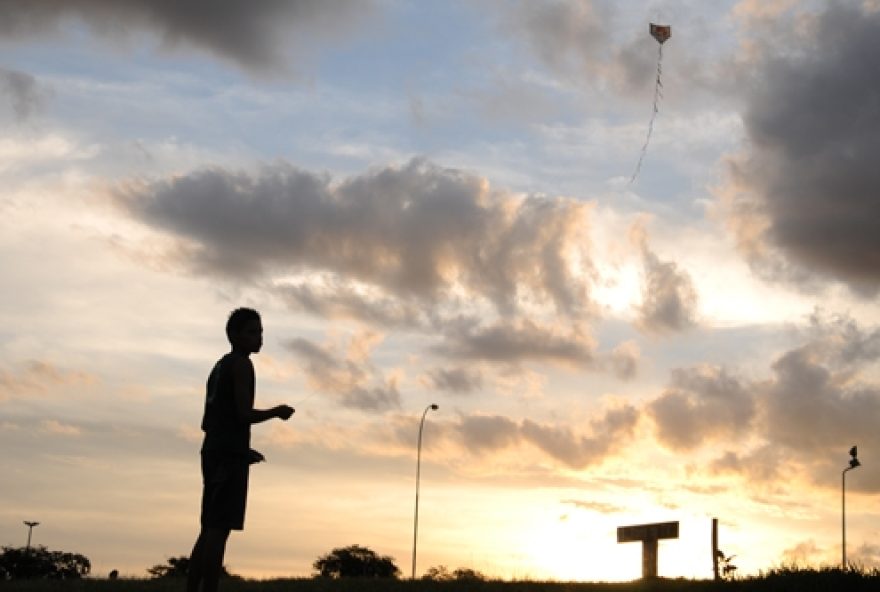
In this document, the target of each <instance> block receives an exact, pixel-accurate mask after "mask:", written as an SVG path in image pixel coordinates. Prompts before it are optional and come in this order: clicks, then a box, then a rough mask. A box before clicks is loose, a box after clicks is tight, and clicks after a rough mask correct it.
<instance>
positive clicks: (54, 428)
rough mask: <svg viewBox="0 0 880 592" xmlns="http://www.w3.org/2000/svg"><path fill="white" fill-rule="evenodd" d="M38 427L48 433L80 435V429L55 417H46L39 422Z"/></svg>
mask: <svg viewBox="0 0 880 592" xmlns="http://www.w3.org/2000/svg"><path fill="white" fill-rule="evenodd" d="M40 428H41V429H42V430H43V431H44V432H47V433H49V434H56V435H60V436H80V435H82V430H81V429H80V428H78V427H77V426H75V425H70V424H65V423H61V422H60V421H58V420H57V419H47V420H45V421H43V422H42V423H41V424H40Z"/></svg>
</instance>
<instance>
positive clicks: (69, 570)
mask: <svg viewBox="0 0 880 592" xmlns="http://www.w3.org/2000/svg"><path fill="white" fill-rule="evenodd" d="M91 570H92V563H91V562H90V561H89V559H88V557H86V556H85V555H80V554H79V553H65V552H64V551H50V550H49V549H47V548H46V547H44V546H42V545H39V546H36V547H30V548H27V547H3V552H2V553H0V577H2V579H22V578H50V579H53V580H77V579H80V578H82V577H83V576H85V575H88V574H89V572H90V571H91Z"/></svg>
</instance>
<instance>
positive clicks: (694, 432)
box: [647, 366, 756, 450]
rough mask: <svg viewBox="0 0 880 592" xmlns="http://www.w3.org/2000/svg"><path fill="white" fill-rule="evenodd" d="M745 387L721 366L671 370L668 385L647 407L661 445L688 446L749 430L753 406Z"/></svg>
mask: <svg viewBox="0 0 880 592" xmlns="http://www.w3.org/2000/svg"><path fill="white" fill-rule="evenodd" d="M748 388H749V385H747V384H743V383H742V381H740V380H739V379H737V378H736V377H734V376H731V375H730V374H729V373H728V372H727V371H726V370H724V369H722V368H717V367H712V366H702V367H697V368H679V369H675V370H673V372H672V379H671V384H670V387H669V388H668V389H667V390H666V391H664V392H663V394H662V395H660V397H658V398H657V399H655V400H654V401H652V402H651V403H650V404H649V405H648V408H647V411H648V414H649V415H650V416H651V418H652V419H653V420H654V423H655V425H656V427H657V437H658V438H659V439H660V441H661V442H662V443H663V444H664V445H666V446H669V447H670V448H673V449H678V450H689V449H693V448H696V447H698V446H700V445H702V444H704V443H705V442H706V441H709V440H713V439H718V438H723V437H736V436H740V435H743V434H745V433H746V432H747V431H748V430H749V428H750V426H751V423H752V420H753V419H754V416H755V411H756V406H755V400H754V396H753V395H752V393H751V392H750V391H749V390H748Z"/></svg>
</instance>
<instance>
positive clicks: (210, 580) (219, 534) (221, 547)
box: [190, 528, 229, 592]
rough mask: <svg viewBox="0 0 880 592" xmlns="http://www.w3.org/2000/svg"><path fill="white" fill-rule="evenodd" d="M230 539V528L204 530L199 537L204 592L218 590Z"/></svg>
mask: <svg viewBox="0 0 880 592" xmlns="http://www.w3.org/2000/svg"><path fill="white" fill-rule="evenodd" d="M228 538H229V529H228V528H203V529H202V533H201V534H200V535H199V539H200V540H201V545H202V548H201V558H202V561H201V571H202V573H201V580H202V590H203V591H204V592H216V590H217V583H218V582H219V581H220V571H221V569H222V567H223V555H224V554H225V553H226V540H227V539H228ZM190 592H193V591H190Z"/></svg>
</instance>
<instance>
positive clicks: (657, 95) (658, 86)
mask: <svg viewBox="0 0 880 592" xmlns="http://www.w3.org/2000/svg"><path fill="white" fill-rule="evenodd" d="M662 74H663V45H662V44H660V45H659V46H657V78H656V79H655V81H654V108H653V110H652V111H651V121H649V122H648V134H647V135H646V136H645V144H644V145H643V146H642V150H641V152H640V153H639V162H638V163H636V169H635V170H634V171H633V174H632V177H630V179H629V182H630V185H632V183H633V181H635V180H636V177H638V175H639V171H641V170H642V161H643V160H645V154H647V153H648V144H649V143H650V142H651V134H653V133H654V119H656V118H657V113H658V112H659V111H660V99H662V98H663V81H662V80H661V76H662Z"/></svg>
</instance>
